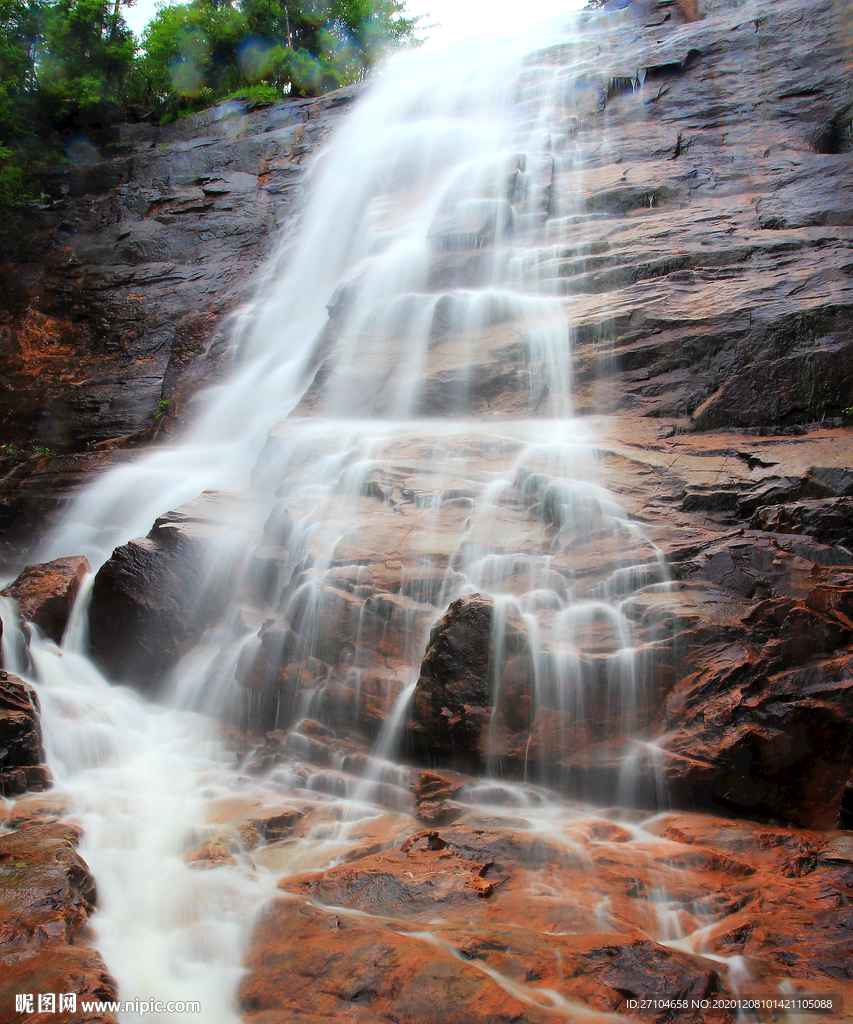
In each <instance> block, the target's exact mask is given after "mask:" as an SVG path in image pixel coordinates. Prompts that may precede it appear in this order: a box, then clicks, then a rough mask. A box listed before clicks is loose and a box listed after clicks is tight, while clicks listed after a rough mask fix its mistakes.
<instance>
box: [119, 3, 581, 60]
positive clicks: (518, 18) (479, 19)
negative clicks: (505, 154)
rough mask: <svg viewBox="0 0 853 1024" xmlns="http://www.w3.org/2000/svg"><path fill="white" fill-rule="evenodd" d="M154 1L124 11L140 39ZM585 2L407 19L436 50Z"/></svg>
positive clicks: (424, 7)
mask: <svg viewBox="0 0 853 1024" xmlns="http://www.w3.org/2000/svg"><path fill="white" fill-rule="evenodd" d="M154 3H155V0H137V2H136V5H135V6H134V7H125V8H124V11H123V13H124V17H125V20H126V21H127V23H128V25H129V26H130V27H131V28H132V29H133V31H134V32H135V33H136V34H137V35H140V34H141V32H142V29H143V28H145V26H146V24H147V23H148V21H149V20H150V19H151V17H152V15H153V14H154V9H155V8H154ZM585 3H586V0H526V2H525V3H523V4H522V3H519V2H518V0H409V2H408V4H407V8H406V13H407V14H408V15H410V16H411V15H414V14H423V15H426V17H425V18H424V24H434V25H435V27H434V28H432V29H431V30H430V31H429V32H428V33H427V44H426V45H427V46H428V47H430V48H435V49H438V48H440V47H443V46H447V45H450V44H451V43H454V42H456V41H457V40H459V39H465V38H468V37H469V36H473V35H480V36H482V35H484V34H488V35H495V36H507V35H513V34H515V33H517V32H519V31H522V30H523V29H525V28H527V27H529V26H530V25H535V24H536V23H537V22H538V21H544V20H545V19H546V18H551V17H554V16H556V15H559V14H566V13H567V12H569V11H575V10H578V9H579V8H581V7H583V6H584V4H585Z"/></svg>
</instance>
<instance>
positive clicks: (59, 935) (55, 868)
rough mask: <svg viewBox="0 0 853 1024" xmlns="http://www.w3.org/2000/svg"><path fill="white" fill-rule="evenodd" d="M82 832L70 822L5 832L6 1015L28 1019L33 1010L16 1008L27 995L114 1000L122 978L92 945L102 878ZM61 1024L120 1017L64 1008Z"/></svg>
mask: <svg viewBox="0 0 853 1024" xmlns="http://www.w3.org/2000/svg"><path fill="white" fill-rule="evenodd" d="M79 838H80V833H79V830H77V829H75V828H73V827H72V826H69V825H64V824H61V823H56V824H38V825H30V826H28V827H24V828H21V829H19V830H18V831H14V832H9V833H7V834H6V835H4V836H0V876H2V878H3V885H2V887H0V890H2V895H0V907H2V914H0V918H2V922H3V923H2V925H0V958H1V959H2V962H3V965H4V967H3V974H2V979H0V1002H2V1005H3V1006H4V1007H6V1008H7V1010H6V1011H5V1013H6V1019H8V1020H9V1021H15V1022H16V1024H18V1022H20V1024H24V1022H25V1021H26V1020H29V1019H35V1018H34V1017H33V1016H32V1015H28V1014H26V1013H21V1014H19V1015H15V1014H11V1015H10V1011H9V1010H8V1008H9V1007H14V1006H15V996H16V995H17V994H20V993H30V992H31V993H49V992H53V993H60V992H62V993H75V994H76V995H77V998H78V1000H79V999H87V998H88V999H92V1000H112V999H115V998H116V984H115V981H114V980H113V979H112V978H111V977H110V975H109V974H108V972H107V969H106V967H105V966H104V964H103V961H102V960H101V958H100V956H99V955H98V954H97V953H96V952H95V950H93V949H91V948H90V947H88V946H87V945H86V927H87V922H88V919H89V916H90V915H91V913H92V912H93V910H94V904H95V901H96V893H95V883H94V880H93V879H92V876H91V874H90V873H89V869H88V867H87V866H86V864H85V863H84V862H83V861H82V860H81V858H80V857H79V855H78V854H77V853H76V851H75V849H74V848H75V846H76V844H77V842H78V841H79ZM50 1019H51V1020H56V1021H57V1022H59V1024H70V1022H72V1021H74V1022H77V1021H85V1022H86V1024H95V1022H101V1021H104V1022H112V1021H113V1020H114V1018H113V1017H112V1016H111V1015H109V1014H107V1015H105V1016H100V1015H85V1014H83V1015H81V1011H80V1010H79V1009H77V1010H76V1012H71V1011H63V1012H58V1013H54V1014H52V1015H51V1016H50Z"/></svg>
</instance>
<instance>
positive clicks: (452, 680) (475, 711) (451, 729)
mask: <svg viewBox="0 0 853 1024" xmlns="http://www.w3.org/2000/svg"><path fill="white" fill-rule="evenodd" d="M493 610H494V602H493V601H492V599H491V598H489V597H484V596H483V595H482V594H473V595H471V596H468V597H461V598H458V599H457V600H456V601H454V602H453V604H451V605H450V607H449V608H448V609H447V611H446V612H445V613H444V615H443V616H442V618H441V619H440V620H439V622H438V623H437V624H436V625H435V626H434V627H433V628H432V630H431V631H430V636H429V644H428V646H427V649H426V653H425V655H424V660H423V663H422V664H421V674H420V678H419V679H418V684H417V687H416V688H415V694H414V697H413V699H412V718H413V720H414V722H415V729H414V735H415V736H417V737H421V736H422V737H423V747H424V750H430V751H432V752H434V754H437V755H438V754H440V755H443V756H444V757H446V758H447V757H459V758H460V759H461V760H462V761H463V763H464V761H465V759H472V760H473V763H474V764H477V763H479V762H480V761H481V760H482V753H481V751H480V736H481V733H482V732H483V729H484V723H486V722H487V721H488V718H489V715H490V712H491V706H492V693H491V679H490V671H489V670H490V666H491V643H492V615H493ZM416 742H417V740H416Z"/></svg>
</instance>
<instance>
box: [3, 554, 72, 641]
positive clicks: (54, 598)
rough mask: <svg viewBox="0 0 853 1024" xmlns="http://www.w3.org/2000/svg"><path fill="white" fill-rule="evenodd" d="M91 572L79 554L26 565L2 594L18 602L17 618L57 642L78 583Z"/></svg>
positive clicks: (66, 622) (60, 637) (66, 620)
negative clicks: (36, 627) (19, 615)
mask: <svg viewBox="0 0 853 1024" xmlns="http://www.w3.org/2000/svg"><path fill="white" fill-rule="evenodd" d="M91 571H92V567H91V565H89V560H88V559H87V558H84V557H83V556H82V555H77V556H75V557H73V558H57V559H55V560H54V561H53V562H43V563H40V564H38V565H28V566H27V567H26V569H24V570H23V572H21V574H20V575H19V576H18V578H17V579H16V580H15V581H14V583H10V584H9V586H8V587H6V588H5V590H3V591H2V594H3V596H4V597H13V598H14V599H15V600H16V601H17V602H18V606H19V607H20V609H21V615H22V616H23V618H24V619H26V621H27V622H32V623H33V624H34V625H36V626H38V628H39V629H40V630H41V631H42V633H44V635H45V636H46V637H48V638H49V639H50V640H54V641H55V642H56V643H59V642H60V640H61V639H62V634H63V633H64V632H65V627H66V626H67V625H68V617H69V615H70V614H71V608H72V607H73V605H74V599H75V598H76V597H77V592H78V591H79V589H80V584H81V583H82V582H83V579H84V578H85V576H86V574H87V573H90V572H91Z"/></svg>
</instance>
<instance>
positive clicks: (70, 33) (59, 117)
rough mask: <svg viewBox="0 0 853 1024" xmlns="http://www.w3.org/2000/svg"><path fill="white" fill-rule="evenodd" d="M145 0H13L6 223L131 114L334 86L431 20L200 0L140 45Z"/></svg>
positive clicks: (0, 28)
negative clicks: (136, 17) (48, 173)
mask: <svg viewBox="0 0 853 1024" xmlns="http://www.w3.org/2000/svg"><path fill="white" fill-rule="evenodd" d="M134 2H135V0H0V225H2V223H3V222H4V221H5V220H7V219H8V218H9V217H10V216H11V215H12V214H14V212H15V211H16V210H17V209H18V208H19V207H20V206H21V204H22V203H23V202H25V201H26V200H27V199H29V198H32V196H33V195H34V194H36V193H38V192H40V191H41V186H40V185H38V184H37V181H38V178H39V176H40V175H41V174H42V173H43V172H44V171H45V170H48V169H49V168H50V167H52V166H55V165H56V164H57V163H61V162H63V161H70V162H71V163H74V164H77V165H84V166H85V165H87V164H89V163H93V162H97V160H98V159H100V152H99V147H100V146H102V145H103V143H104V142H105V141H106V140H107V138H108V136H109V132H108V129H109V128H110V126H111V125H113V124H115V123H117V122H121V121H126V120H136V119H138V118H140V117H144V118H147V119H153V120H156V121H160V122H161V123H162V122H165V121H169V120H173V119H174V118H175V117H179V116H181V115H183V114H185V113H189V112H191V111H194V110H199V109H202V108H203V107H206V106H210V105H211V104H213V103H216V102H218V101H220V100H223V99H227V98H229V97H233V98H236V97H240V98H245V99H247V100H248V101H249V102H251V103H271V102H275V101H276V100H280V99H282V98H283V97H284V96H286V95H292V96H314V95H317V94H318V93H322V92H326V91H328V90H330V89H334V88H336V87H338V86H340V85H346V84H349V83H350V82H354V81H357V80H358V79H359V78H361V77H363V76H364V75H365V74H366V72H367V71H368V70H369V69H370V67H371V66H372V65H373V64H374V63H375V62H376V61H377V59H378V58H379V57H380V56H381V55H382V54H383V53H385V52H386V51H387V50H388V49H389V48H390V47H392V46H395V45H399V44H401V43H407V42H412V41H413V37H414V31H415V28H416V23H417V20H418V19H416V18H415V19H411V18H405V17H403V16H402V12H403V0H191V2H189V3H172V4H168V5H164V6H161V7H160V9H159V10H158V11H157V14H156V15H155V16H154V18H153V19H152V20H151V22H150V23H149V24H148V26H147V27H146V29H145V31H144V32H143V34H142V39H141V44H140V46H139V49H137V42H136V40H135V39H134V37H133V34H132V33H131V32H130V30H129V29H128V28H127V25H126V24H125V22H124V19H123V18H122V16H121V5H122V4H123V3H124V4H132V3H134Z"/></svg>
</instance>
